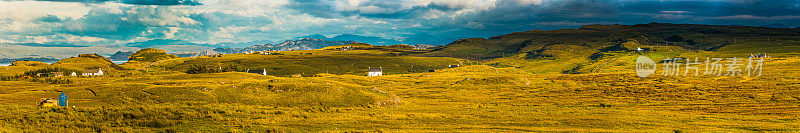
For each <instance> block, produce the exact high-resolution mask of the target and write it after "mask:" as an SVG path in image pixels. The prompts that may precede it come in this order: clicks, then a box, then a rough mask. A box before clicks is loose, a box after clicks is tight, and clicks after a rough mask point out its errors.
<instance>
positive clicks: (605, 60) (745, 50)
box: [421, 23, 800, 73]
mask: <svg viewBox="0 0 800 133" xmlns="http://www.w3.org/2000/svg"><path fill="white" fill-rule="evenodd" d="M798 38H800V30H797V29H776V28H762V27H748V26H726V25H693V24H665V23H650V24H638V25H587V26H582V27H581V28H580V29H562V30H550V31H543V30H532V31H525V32H516V33H511V34H507V35H501V36H495V37H491V38H488V39H481V38H472V39H462V40H458V41H455V42H453V43H451V44H449V45H446V46H441V47H438V48H436V49H434V50H433V51H432V52H430V53H425V54H422V55H421V56H435V57H456V58H464V59H472V60H483V61H484V62H485V63H486V64H489V65H492V66H496V67H516V68H523V69H525V70H526V71H529V72H536V73H592V72H598V71H608V72H610V71H618V70H630V69H629V68H621V67H614V66H631V64H626V63H631V60H633V59H635V57H637V56H638V55H641V54H645V55H648V56H651V58H656V59H662V58H666V57H700V58H704V57H734V56H735V57H738V58H746V57H748V56H749V55H750V54H756V53H769V54H773V56H790V55H787V54H793V53H794V52H796V51H800V39H798ZM636 48H644V49H649V50H646V51H645V52H643V53H634V51H635V50H636Z"/></svg>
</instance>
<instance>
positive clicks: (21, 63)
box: [11, 61, 50, 67]
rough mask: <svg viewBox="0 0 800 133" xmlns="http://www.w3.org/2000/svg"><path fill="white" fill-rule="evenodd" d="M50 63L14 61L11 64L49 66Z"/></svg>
mask: <svg viewBox="0 0 800 133" xmlns="http://www.w3.org/2000/svg"><path fill="white" fill-rule="evenodd" d="M48 65H50V64H47V63H44V62H39V61H14V62H13V63H11V66H34V67H35V66H48Z"/></svg>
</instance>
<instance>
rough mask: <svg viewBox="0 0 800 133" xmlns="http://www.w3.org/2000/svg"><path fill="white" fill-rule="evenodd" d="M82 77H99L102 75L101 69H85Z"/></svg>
mask: <svg viewBox="0 0 800 133" xmlns="http://www.w3.org/2000/svg"><path fill="white" fill-rule="evenodd" d="M81 75H83V76H100V75H103V70H102V69H101V68H97V69H86V70H83V74H81Z"/></svg>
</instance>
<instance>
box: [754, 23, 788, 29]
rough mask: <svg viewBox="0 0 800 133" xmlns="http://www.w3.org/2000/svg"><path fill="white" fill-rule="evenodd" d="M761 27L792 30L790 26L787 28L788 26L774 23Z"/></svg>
mask: <svg viewBox="0 0 800 133" xmlns="http://www.w3.org/2000/svg"><path fill="white" fill-rule="evenodd" d="M760 27H767V28H791V27H789V26H787V25H785V24H780V23H773V24H768V25H762V26H760Z"/></svg>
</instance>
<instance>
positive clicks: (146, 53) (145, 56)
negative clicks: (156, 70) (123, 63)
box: [129, 48, 178, 62]
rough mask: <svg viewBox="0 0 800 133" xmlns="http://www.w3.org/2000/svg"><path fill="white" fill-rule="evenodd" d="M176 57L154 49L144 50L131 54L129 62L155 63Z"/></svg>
mask: <svg viewBox="0 0 800 133" xmlns="http://www.w3.org/2000/svg"><path fill="white" fill-rule="evenodd" d="M177 57H178V56H175V55H171V54H167V52H166V51H164V50H160V49H154V48H146V49H142V50H139V51H136V53H133V54H132V55H131V57H130V60H129V62H155V61H159V60H165V59H172V58H177Z"/></svg>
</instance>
